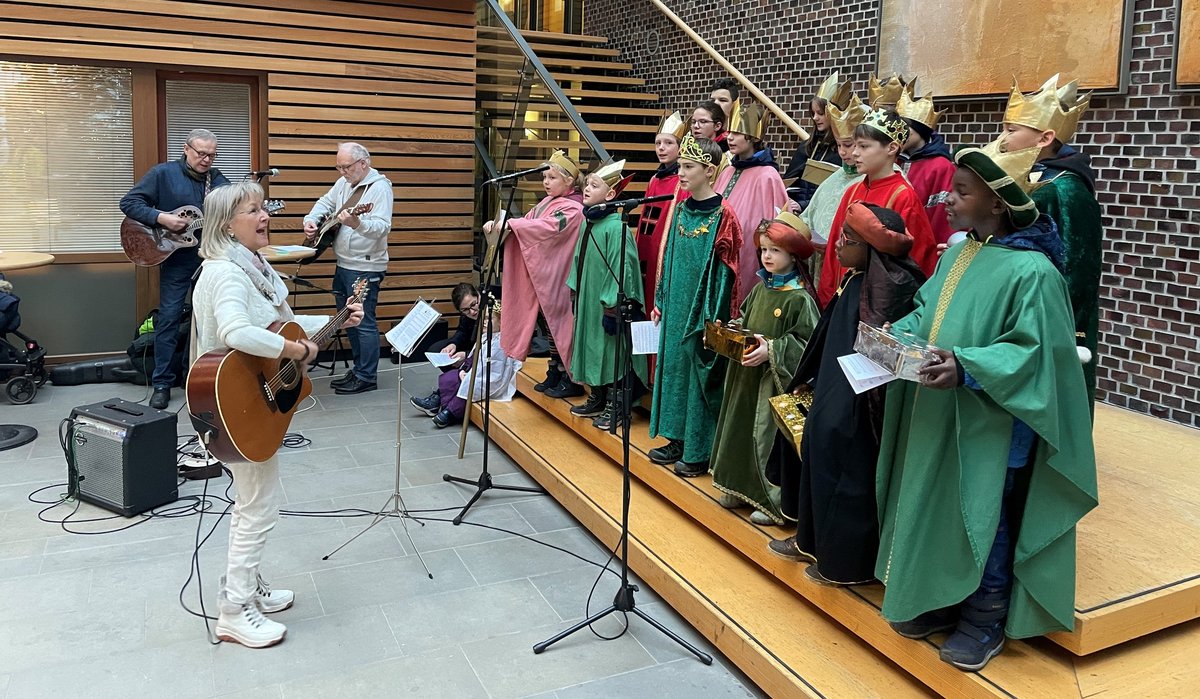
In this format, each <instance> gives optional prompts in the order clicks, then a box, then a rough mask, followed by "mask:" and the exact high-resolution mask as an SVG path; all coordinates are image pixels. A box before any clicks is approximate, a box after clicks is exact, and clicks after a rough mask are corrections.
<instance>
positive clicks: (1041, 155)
mask: <svg viewBox="0 0 1200 699" xmlns="http://www.w3.org/2000/svg"><path fill="white" fill-rule="evenodd" d="M1090 101H1091V93H1088V94H1086V95H1084V96H1082V97H1079V96H1078V95H1077V90H1076V83H1075V81H1074V80H1072V81H1071V82H1069V83H1067V84H1066V85H1064V86H1062V87H1058V76H1057V75H1055V76H1054V77H1052V78H1050V80H1048V81H1046V83H1045V84H1044V85H1042V89H1041V90H1039V91H1038V92H1036V93H1034V94H1032V95H1029V96H1025V95H1022V94H1021V92H1020V91H1019V90H1017V88H1016V86H1015V85H1014V86H1013V91H1012V93H1011V95H1010V96H1009V98H1008V107H1007V109H1005V110H1004V133H1003V135H1002V138H1003V140H1004V146H1005V147H1006V148H1009V149H1012V150H1020V149H1021V148H1031V147H1033V146H1037V147H1038V148H1040V150H1039V151H1038V162H1037V164H1036V165H1034V168H1033V169H1034V172H1035V173H1039V174H1040V179H1039V180H1038V184H1037V189H1035V190H1033V201H1034V203H1035V204H1037V207H1038V211H1041V212H1042V213H1044V214H1047V215H1049V216H1050V218H1051V219H1053V220H1054V222H1055V223H1056V224H1057V225H1058V234H1059V236H1060V237H1062V240H1063V244H1064V245H1065V246H1066V249H1067V264H1066V275H1067V288H1068V289H1069V290H1070V293H1071V307H1072V308H1073V309H1074V314H1075V340H1076V343H1077V344H1078V345H1079V351H1080V356H1081V358H1082V359H1083V360H1084V365H1083V377H1084V379H1085V382H1086V388H1087V394H1088V399H1089V400H1093V399H1095V397H1096V345H1097V340H1098V336H1099V332H1100V267H1101V256H1102V254H1103V250H1102V246H1103V241H1104V228H1103V225H1102V223H1101V220H1100V204H1099V202H1097V201H1096V173H1095V172H1094V171H1093V170H1092V166H1091V160H1090V159H1089V158H1088V156H1087V154H1085V153H1081V152H1079V151H1077V150H1075V149H1074V148H1072V147H1071V146H1069V145H1067V142H1068V141H1070V140H1071V137H1072V136H1074V135H1075V129H1076V127H1077V126H1078V125H1079V119H1080V117H1082V116H1083V112H1084V110H1085V109H1087V107H1088V103H1089V102H1090Z"/></svg>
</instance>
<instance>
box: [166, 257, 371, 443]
mask: <svg viewBox="0 0 1200 699" xmlns="http://www.w3.org/2000/svg"><path fill="white" fill-rule="evenodd" d="M353 292H354V293H353V294H352V295H351V297H350V299H349V301H347V306H348V305H349V304H353V303H362V300H363V299H364V298H365V297H366V295H367V278H366V277H360V278H359V279H358V280H357V281H355V282H354V287H353ZM349 317H350V310H349V309H348V308H346V307H343V308H342V310H340V311H338V312H337V313H336V314H335V315H334V316H333V318H332V319H330V321H329V322H328V323H326V324H325V326H324V327H322V328H321V329H320V330H319V331H317V332H316V333H315V334H314V335H313V336H312V337H308V336H307V335H306V334H305V333H304V329H303V328H301V327H300V324H299V323H296V322H295V321H287V322H278V323H272V324H271V326H270V327H268V328H267V329H268V330H271V331H272V332H275V333H278V334H280V335H282V336H283V337H284V339H285V340H291V341H293V342H298V341H300V340H302V339H309V340H312V341H313V342H314V343H316V345H317V346H318V347H322V346H324V345H325V344H326V343H327V342H329V340H330V338H332V337H333V334H334V333H336V332H337V330H338V328H340V327H342V323H345V322H346V319H347V318H349ZM186 390H187V402H188V413H189V414H190V416H191V418H192V426H193V427H194V428H195V429H196V431H197V432H198V433H199V434H200V441H202V442H203V443H204V445H205V446H206V447H207V448H208V450H209V452H211V453H212V455H213V456H215V457H217V458H218V459H220V460H222V461H226V462H230V461H232V462H238V463H242V462H262V461H266V460H267V459H269V458H271V456H272V455H274V454H275V452H276V451H278V450H279V445H280V444H282V443H283V437H284V435H286V434H287V431H288V426H289V425H291V423H292V416H293V415H294V414H295V413H296V408H297V407H298V406H299V405H300V403H301V401H303V400H304V399H305V398H307V397H308V395H309V394H311V393H312V381H311V380H310V379H309V378H308V373H307V371H306V370H305V367H304V366H303V365H302V364H301V363H300V360H298V359H282V358H270V357H258V356H255V355H252V354H246V353H245V352H241V351H239V350H233V349H218V350H212V351H211V352H207V353H205V354H204V355H203V356H201V357H200V358H199V359H197V360H196V361H195V363H193V364H192V368H191V370H190V371H189V372H188V378H187V389H186Z"/></svg>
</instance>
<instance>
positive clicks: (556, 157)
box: [546, 150, 579, 179]
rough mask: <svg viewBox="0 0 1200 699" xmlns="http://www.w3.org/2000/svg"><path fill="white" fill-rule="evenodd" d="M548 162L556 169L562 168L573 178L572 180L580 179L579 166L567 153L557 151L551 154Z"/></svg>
mask: <svg viewBox="0 0 1200 699" xmlns="http://www.w3.org/2000/svg"><path fill="white" fill-rule="evenodd" d="M546 162H548V163H550V164H551V165H553V166H555V167H558V168H562V170H563V171H564V172H566V173H567V174H568V175H570V176H571V179H575V178H576V177H579V164H578V163H576V162H575V161H574V160H571V158H570V157H569V156H568V155H567V154H566V153H564V152H562V151H560V150H556V151H554V152H553V153H551V154H550V158H549V160H547V161H546Z"/></svg>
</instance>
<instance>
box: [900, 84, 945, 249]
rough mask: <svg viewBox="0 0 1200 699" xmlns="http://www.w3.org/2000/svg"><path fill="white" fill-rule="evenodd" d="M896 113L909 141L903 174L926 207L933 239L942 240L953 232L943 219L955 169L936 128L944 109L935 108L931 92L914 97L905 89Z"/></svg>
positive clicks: (905, 148)
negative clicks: (917, 97) (903, 124)
mask: <svg viewBox="0 0 1200 699" xmlns="http://www.w3.org/2000/svg"><path fill="white" fill-rule="evenodd" d="M896 113H897V114H899V115H900V117H901V118H902V119H904V123H906V124H908V141H906V142H905V143H904V157H905V159H906V160H907V161H908V167H907V168H906V169H905V173H904V174H905V176H906V177H908V181H909V182H910V183H911V184H912V186H913V189H914V190H916V192H917V199H918V200H920V201H921V202H922V203H923V204H924V206H925V215H926V216H928V217H929V227H930V228H932V229H933V239H934V240H935V241H937V242H938V243H944V242H946V241H947V240H949V239H950V235H951V234H952V233H954V230H953V229H951V228H950V222H949V220H947V218H946V197H948V196H949V195H950V180H952V179H954V169H955V168H954V160H953V159H952V158H951V157H950V149H949V148H948V147H947V146H946V139H944V138H942V135H941V134H940V133H938V132H937V131H935V128H936V127H937V123H938V119H941V117H942V115H943V114H945V113H946V112H945V110H943V111H940V112H939V111H935V110H934V108H933V94H932V93H930V94H927V95H925V96H924V97H922V98H921V99H919V100H914V99H912V97H910V96H909V94H908V92H907V91H905V92H902V93H900V101H899V102H898V103H897V104H896Z"/></svg>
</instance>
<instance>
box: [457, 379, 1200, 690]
mask: <svg viewBox="0 0 1200 699" xmlns="http://www.w3.org/2000/svg"><path fill="white" fill-rule="evenodd" d="M544 370H545V364H544V361H539V360H531V361H530V362H528V363H527V364H526V367H525V371H524V372H523V373H522V374H521V375H520V376H519V377H518V391H519V393H520V394H522V395H523V396H524V397H523V398H522V397H518V398H517V399H516V400H514V401H513V402H512V403H496V404H493V406H492V425H491V434H492V437H493V439H494V441H495V443H496V444H497V445H498V446H499V447H500V448H502V449H503V450H504V451H505V452H507V453H508V454H509V455H510V456H511V457H512V458H513V459H514V460H515V461H517V462H518V463H519V464H521V466H522V467H523V468H524V469H525V470H526V471H528V472H529V474H530V475H531V476H532V477H533V478H535V479H536V480H537V481H538V482H539V483H541V484H542V485H543V486H544V487H545V488H546V489H547V490H548V491H549V492H550V494H551V495H552V496H553V497H554V498H555V499H556V500H558V501H559V502H561V503H562V504H563V505H564V506H565V507H566V508H567V509H568V510H570V511H571V513H572V514H573V515H574V516H575V517H576V518H577V519H579V520H580V521H581V522H582V523H583V524H584V525H585V526H587V527H588V528H589V529H590V530H591V531H592V532H593V533H594V534H595V535H596V536H597V537H599V538H600V539H601V540H602V541H604V542H605V543H606V544H609V545H612V544H615V542H616V540H617V534H618V526H619V518H620V489H621V471H620V467H619V466H620V459H621V442H620V440H619V439H617V438H616V437H614V436H613V435H609V434H608V433H606V432H601V431H600V430H597V429H595V428H594V427H592V426H591V421H590V420H584V419H580V418H576V417H574V416H572V415H571V414H570V412H569V410H570V408H571V405H572V404H571V403H568V402H567V401H562V400H554V399H548V398H546V397H545V396H543V395H542V394H540V393H537V392H535V391H533V384H534V383H535V382H536V381H537V380H539V379H540V378H541V376H543V375H544ZM471 418H472V420H473V421H475V422H476V423H478V422H479V419H480V415H479V413H478V410H477V409H473V410H472V415H471ZM1094 433H1095V439H1096V447H1097V452H1098V454H1099V462H1100V498H1101V506H1100V507H1099V508H1098V509H1097V510H1096V511H1094V512H1092V513H1091V514H1089V515H1088V516H1087V517H1086V518H1085V519H1084V520H1083V522H1081V524H1080V527H1079V574H1078V581H1077V593H1076V597H1077V612H1076V616H1077V624H1076V629H1075V631H1074V632H1073V633H1071V634H1055V635H1053V636H1051V637H1047V638H1040V639H1030V640H1026V641H1010V642H1009V643H1008V646H1007V647H1006V648H1005V651H1004V653H1003V654H1002V655H1001V656H999V657H998V658H996V659H995V660H993V661H992V662H991V663H990V664H989V665H988V667H987V668H986V669H985V670H984V671H983V672H981V673H963V672H959V671H958V670H955V669H954V668H952V667H950V666H948V665H946V664H944V663H942V662H941V661H940V660H939V659H938V657H937V644H938V643H940V642H941V640H942V638H941V637H936V636H935V637H934V638H932V639H930V640H929V641H911V640H907V639H904V638H901V637H900V636H898V635H896V634H895V633H894V632H892V630H891V629H890V628H889V627H888V625H887V623H886V622H884V621H883V619H882V618H881V617H880V616H879V613H878V609H879V602H880V600H881V597H882V588H881V587H880V586H878V585H874V586H860V587H854V588H828V587H822V586H819V585H816V584H814V583H811V582H810V581H808V580H807V579H806V578H805V577H804V575H803V570H804V566H803V565H802V564H796V563H791V562H788V561H784V560H782V559H779V558H777V557H775V556H774V555H772V554H771V553H770V552H769V551H768V550H767V548H766V544H767V542H768V541H770V540H771V539H772V538H778V537H781V536H784V535H785V534H786V531H785V530H784V529H783V528H781V527H759V526H756V525H754V524H751V523H750V522H749V520H748V519H747V518H746V511H744V510H740V511H736V512H731V511H729V510H726V509H724V508H722V507H721V506H720V505H719V504H718V503H717V498H718V496H719V493H718V491H717V490H716V489H715V488H713V487H712V486H711V480H710V479H709V478H707V477H704V478H696V479H683V478H679V477H678V476H676V475H675V474H674V473H673V472H671V471H669V470H668V469H665V468H663V467H661V466H657V465H655V464H652V463H651V462H650V461H649V459H648V458H647V457H646V452H647V451H649V449H650V448H652V447H654V446H657V444H659V443H660V442H659V441H655V440H651V439H650V438H649V437H648V435H647V432H646V423H645V420H644V419H640V420H639V419H636V416H635V424H634V427H633V440H632V442H633V443H632V446H633V449H632V452H631V471H632V473H633V476H634V479H633V495H632V500H631V516H630V522H631V533H632V536H631V540H630V556H631V563H632V565H633V568H634V570H635V571H636V572H637V574H638V575H639V576H640V577H641V578H642V579H643V580H645V581H646V582H647V583H648V584H649V585H651V586H652V587H653V588H654V590H655V592H657V593H658V594H659V595H660V596H661V597H663V598H664V599H665V600H667V601H668V602H669V603H670V604H671V605H672V606H673V607H674V608H675V609H676V610H677V611H679V613H680V614H682V615H683V616H684V617H685V618H687V619H688V621H689V622H690V623H691V624H692V625H693V626H695V627H696V628H697V629H698V630H699V631H700V632H701V633H703V634H704V635H705V636H707V637H708V638H709V639H710V640H712V642H713V643H714V644H715V645H717V647H719V648H720V649H721V650H722V652H723V653H725V654H726V655H727V656H728V657H730V658H731V659H732V660H733V662H735V663H736V664H737V665H738V666H739V667H740V668H741V669H742V671H743V672H745V673H746V674H747V675H749V676H750V677H751V678H752V679H753V680H754V681H755V682H756V683H758V684H759V686H760V687H762V688H763V690H764V691H766V692H767V693H768V694H770V695H771V696H773V697H791V696H827V697H842V696H853V697H867V696H879V697H894V696H912V695H925V696H927V695H930V694H941V695H945V696H1010V697H1014V696H1015V697H1091V696H1094V695H1097V694H1100V693H1104V694H1105V695H1106V696H1155V697H1168V696H1181V697H1182V696H1189V697H1191V696H1200V663H1197V662H1195V660H1194V658H1196V657H1200V621H1197V620H1196V619H1197V617H1200V516H1197V514H1196V513H1197V512H1200V483H1197V482H1196V479H1195V474H1197V473H1200V432H1196V431H1194V430H1190V429H1187V428H1183V427H1179V426H1176V425H1172V424H1170V423H1165V422H1162V421H1159V420H1155V419H1153V418H1148V417H1144V416H1141V415H1136V414H1133V413H1128V412H1125V411H1121V410H1118V409H1115V408H1110V407H1108V406H1097V415H1096V425H1095V431H1094ZM633 623H639V622H638V621H636V620H635V621H634V622H633ZM548 652H551V651H548Z"/></svg>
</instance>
